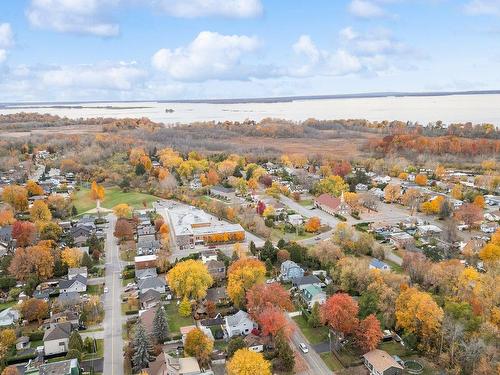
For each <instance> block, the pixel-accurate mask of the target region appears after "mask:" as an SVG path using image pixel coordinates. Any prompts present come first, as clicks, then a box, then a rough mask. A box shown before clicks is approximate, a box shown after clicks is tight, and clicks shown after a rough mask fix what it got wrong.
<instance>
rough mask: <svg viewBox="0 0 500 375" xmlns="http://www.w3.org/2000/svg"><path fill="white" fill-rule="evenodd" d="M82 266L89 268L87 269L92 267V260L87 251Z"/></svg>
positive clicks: (84, 253)
mask: <svg viewBox="0 0 500 375" xmlns="http://www.w3.org/2000/svg"><path fill="white" fill-rule="evenodd" d="M81 264H82V266H83V267H87V269H90V267H92V259H90V256H89V254H87V252H85V251H84V252H83V256H82V261H81Z"/></svg>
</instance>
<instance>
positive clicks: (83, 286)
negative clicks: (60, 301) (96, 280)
mask: <svg viewBox="0 0 500 375" xmlns="http://www.w3.org/2000/svg"><path fill="white" fill-rule="evenodd" d="M59 290H60V292H61V293H71V292H77V293H82V292H86V291H87V278H86V277H84V276H82V275H80V274H78V275H76V276H75V277H73V278H72V279H71V280H60V281H59Z"/></svg>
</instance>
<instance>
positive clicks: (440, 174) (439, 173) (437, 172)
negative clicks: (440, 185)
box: [434, 165, 446, 180]
mask: <svg viewBox="0 0 500 375" xmlns="http://www.w3.org/2000/svg"><path fill="white" fill-rule="evenodd" d="M445 173H446V169H444V167H443V166H442V165H438V166H437V167H436V170H435V171H434V175H435V176H436V177H437V179H438V180H440V179H442V178H443V176H444V175H445Z"/></svg>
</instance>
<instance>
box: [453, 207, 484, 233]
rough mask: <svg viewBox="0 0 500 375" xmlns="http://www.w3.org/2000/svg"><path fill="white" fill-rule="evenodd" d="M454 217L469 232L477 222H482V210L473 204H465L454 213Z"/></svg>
mask: <svg viewBox="0 0 500 375" xmlns="http://www.w3.org/2000/svg"><path fill="white" fill-rule="evenodd" d="M455 217H456V219H457V220H458V221H461V222H463V223H464V224H465V225H467V226H468V227H469V230H471V229H472V227H473V226H475V225H476V223H477V222H480V221H482V220H483V210H482V209H481V208H479V207H478V206H477V205H475V204H473V203H465V204H463V205H462V206H461V207H460V208H459V209H458V210H457V211H455Z"/></svg>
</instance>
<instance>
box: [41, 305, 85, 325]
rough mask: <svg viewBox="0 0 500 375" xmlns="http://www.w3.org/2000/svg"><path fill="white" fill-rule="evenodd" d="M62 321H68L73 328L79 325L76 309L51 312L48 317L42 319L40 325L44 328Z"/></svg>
mask: <svg viewBox="0 0 500 375" xmlns="http://www.w3.org/2000/svg"><path fill="white" fill-rule="evenodd" d="M63 322H70V323H71V326H72V327H73V329H76V328H78V326H79V325H80V315H79V314H78V313H77V312H76V311H74V310H71V309H68V310H65V311H63V312H60V313H56V314H52V313H51V316H50V318H48V319H45V320H44V321H43V324H42V327H43V328H44V329H47V328H50V326H51V325H53V324H55V323H63Z"/></svg>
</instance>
